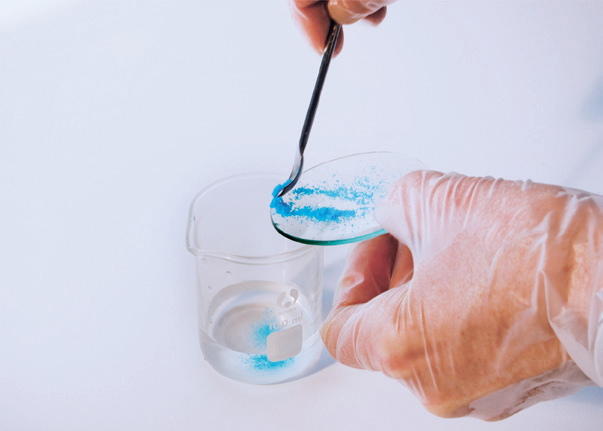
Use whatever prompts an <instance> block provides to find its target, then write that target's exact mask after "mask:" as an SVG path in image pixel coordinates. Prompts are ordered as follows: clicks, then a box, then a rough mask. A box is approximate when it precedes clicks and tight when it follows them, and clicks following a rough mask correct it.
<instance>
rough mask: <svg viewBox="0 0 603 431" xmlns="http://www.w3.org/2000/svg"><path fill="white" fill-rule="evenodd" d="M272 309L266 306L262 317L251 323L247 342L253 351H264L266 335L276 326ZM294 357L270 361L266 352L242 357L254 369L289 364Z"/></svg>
mask: <svg viewBox="0 0 603 431" xmlns="http://www.w3.org/2000/svg"><path fill="white" fill-rule="evenodd" d="M276 323H277V320H276V317H275V315H274V311H273V310H272V309H271V308H267V309H266V312H265V313H264V319H263V320H262V321H260V322H257V323H255V324H254V325H251V328H250V332H249V343H250V345H251V347H252V348H253V350H254V351H256V352H257V351H261V352H265V351H266V349H267V342H268V336H269V335H270V334H272V333H273V332H274V331H275V330H276V329H275V328H276V327H278V326H277V325H276ZM294 360H295V358H289V359H285V360H284V361H278V362H271V361H269V360H268V355H266V354H252V355H248V356H247V357H246V358H244V359H243V362H244V363H245V365H247V366H250V367H252V368H255V369H256V370H275V369H279V368H284V367H286V366H288V365H290V364H291V363H292V362H293V361H294Z"/></svg>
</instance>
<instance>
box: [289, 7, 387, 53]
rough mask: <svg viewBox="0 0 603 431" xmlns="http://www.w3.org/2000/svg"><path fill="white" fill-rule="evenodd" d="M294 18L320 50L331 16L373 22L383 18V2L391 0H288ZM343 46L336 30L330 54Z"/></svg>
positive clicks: (346, 21) (348, 21) (343, 20)
mask: <svg viewBox="0 0 603 431" xmlns="http://www.w3.org/2000/svg"><path fill="white" fill-rule="evenodd" d="M289 1H290V4H291V9H292V12H293V17H294V19H295V20H296V21H297V22H298V23H299V24H300V25H301V27H302V30H303V31H304V33H305V34H306V36H307V37H308V39H309V40H310V43H311V44H312V47H314V49H315V50H316V51H317V52H319V53H321V54H322V52H323V51H324V48H325V41H326V40H327V33H328V32H329V24H330V22H331V17H332V18H333V19H334V20H335V21H336V22H338V23H339V24H352V23H355V22H356V21H359V20H361V19H362V20H365V21H366V22H369V23H371V24H374V25H378V24H380V23H381V22H382V21H383V19H384V18H385V14H386V9H387V5H389V4H391V3H393V2H394V1H395V0H289ZM342 48H343V30H342V31H340V33H339V38H338V39H337V45H336V46H335V51H334V53H333V55H334V56H336V55H338V54H339V52H341V49H342Z"/></svg>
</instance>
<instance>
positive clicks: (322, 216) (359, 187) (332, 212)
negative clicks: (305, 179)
mask: <svg viewBox="0 0 603 431" xmlns="http://www.w3.org/2000/svg"><path fill="white" fill-rule="evenodd" d="M286 184H287V183H284V184H280V185H278V186H277V187H276V188H275V189H274V191H273V192H272V202H271V203H270V208H272V209H273V210H274V211H275V212H276V214H278V215H279V216H281V217H300V218H305V219H308V220H312V221H314V222H336V223H340V222H345V221H347V220H352V219H355V218H357V217H364V216H365V215H366V214H368V212H370V211H372V210H373V205H374V202H375V198H376V196H375V192H376V191H380V188H379V187H378V186H375V185H371V184H370V183H369V181H368V179H367V178H362V179H359V180H357V181H356V182H355V184H354V185H353V187H350V186H340V185H337V181H336V184H335V185H334V186H332V185H331V186H330V187H329V188H324V189H323V188H319V187H308V186H301V187H296V188H294V189H292V190H291V191H289V192H288V193H287V194H285V195H284V196H283V197H278V194H279V193H280V191H281V190H282V189H283V188H284V187H285V186H286ZM308 197H312V198H314V197H316V199H314V201H315V202H319V203H325V202H327V201H330V202H339V203H341V202H346V203H353V205H352V206H353V207H354V209H342V208H336V207H334V206H310V205H303V204H301V205H300V201H301V200H303V199H304V198H308ZM284 198H285V199H284ZM323 198H324V199H323Z"/></svg>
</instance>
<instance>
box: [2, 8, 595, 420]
mask: <svg viewBox="0 0 603 431" xmlns="http://www.w3.org/2000/svg"><path fill="white" fill-rule="evenodd" d="M602 47H603V2H600V1H599V2H569V1H568V2H545V1H531V2H518V1H508V2H502V1H500V2H498V1H497V2H493V1H480V2H478V1H475V2H458V1H449V2H434V1H420V2H418V1H417V2H413V1H402V2H399V3H397V4H394V5H393V6H391V7H390V9H389V14H388V18H387V19H386V21H385V22H384V23H383V24H382V25H381V26H380V27H378V28H373V27H370V26H368V25H362V24H359V25H355V26H353V27H346V28H345V47H344V51H343V53H342V55H341V56H340V57H338V58H337V59H335V60H334V61H333V62H332V64H331V69H330V72H329V76H328V78H327V83H326V86H325V89H324V93H323V97H322V102H321V105H320V108H319V111H318V115H317V118H316V122H315V126H314V129H313V132H312V135H311V138H310V142H309V144H308V148H307V152H306V156H307V159H306V166H308V167H309V166H312V165H315V164H317V163H319V162H323V161H326V160H330V159H333V158H335V157H339V156H343V155H347V154H352V153H358V152H365V151H371V150H392V151H399V152H405V153H409V154H411V155H413V156H415V157H417V158H418V159H420V160H422V161H423V162H424V163H425V164H427V165H428V166H429V167H431V168H433V169H437V170H440V171H457V172H461V173H465V174H470V175H492V176H496V177H504V178H509V179H527V178H531V179H532V180H534V181H540V182H548V183H556V184H563V185H566V186H572V187H577V188H581V189H586V190H589V191H591V192H596V193H603V49H602ZM319 61H320V57H319V56H318V55H317V54H315V53H314V52H313V51H312V50H311V49H310V48H309V45H308V44H307V43H306V41H305V39H304V37H303V36H302V34H301V32H300V31H299V29H298V28H297V27H296V26H295V24H294V23H293V21H292V20H291V18H290V15H289V11H288V6H287V4H286V2H285V1H283V0H278V1H277V0H271V1H270V0H261V1H249V0H228V1H227V0H216V1H210V0H196V1H192V0H170V1H167V0H164V1H146V2H142V1H134V0H122V1H119V2H118V1H111V0H87V1H75V0H74V1H69V0H62V1H55V2H48V1H46V2H45V1H43V0H38V1H33V0H30V1H27V0H20V1H8V0H3V1H2V3H1V6H0V198H1V201H0V202H1V205H2V206H1V211H0V429H1V430H11V431H17V430H131V429H141V430H142V429H144V430H167V429H174V430H214V431H215V430H233V429H252V430H256V429H257V430H271V429H286V430H304V431H305V430H311V429H312V430H323V429H325V430H326V429H356V430H366V429H378V430H394V429H396V430H400V429H407V430H418V429H438V430H440V429H441V430H461V429H462V430H465V431H466V430H486V429H488V430H533V429H543V430H564V429H579V430H595V429H597V430H600V429H601V426H602V425H601V423H603V389H600V388H588V389H585V390H584V391H582V392H581V393H579V394H577V395H574V396H571V397H567V398H564V399H560V400H556V401H551V402H546V403H541V404H539V405H537V406H535V407H532V408H530V409H528V410H526V411H524V412H521V413H519V414H517V415H516V416H514V417H512V418H510V419H508V420H506V421H502V422H497V423H492V424H489V423H484V422H481V421H478V420H475V419H454V420H450V419H448V420H446V419H440V418H438V417H435V416H433V415H431V414H429V413H427V412H426V411H425V410H424V409H423V408H422V406H421V405H420V404H419V402H418V401H417V400H416V399H415V398H414V397H413V396H412V395H411V394H410V392H409V391H408V390H406V389H405V388H404V387H402V386H401V385H399V384H398V383H396V382H394V381H391V380H389V379H387V378H385V377H384V376H382V375H380V374H377V373H372V372H368V371H360V370H354V369H350V368H346V367H344V366H342V365H339V364H335V363H334V362H333V361H332V360H330V358H329V357H328V356H327V355H325V356H324V357H323V358H322V360H321V362H320V363H319V365H318V367H317V369H316V370H314V372H313V373H312V374H310V375H309V376H306V377H304V378H302V379H299V380H296V381H294V382H289V383H286V384H280V385H273V386H252V385H246V384H240V383H237V382H234V381H231V380H228V379H226V378H223V377H222V376H220V375H218V374H217V373H216V372H214V371H213V369H211V368H210V367H209V365H208V364H207V363H205V362H204V361H203V359H202V355H201V352H200V350H199V347H198V343H197V331H196V305H195V279H194V277H195V273H194V266H193V264H194V263H193V257H192V255H190V254H189V253H188V252H187V251H186V249H185V244H184V237H185V229H186V219H187V211H188V205H189V203H190V201H191V200H192V199H193V197H194V196H195V194H196V193H197V192H198V191H199V190H200V189H201V188H203V187H204V186H206V185H207V184H208V183H210V182H212V181H214V180H217V179H219V178H222V177H224V176H228V175H231V174H238V173H242V172H250V171H276V172H279V173H282V174H283V176H284V177H286V176H287V175H288V173H289V170H290V165H291V162H292V160H293V154H294V148H295V146H296V145H297V142H298V139H299V132H300V130H301V125H302V122H303V117H304V115H305V111H306V108H307V105H308V102H309V98H310V94H311V91H312V88H313V85H314V79H315V77H316V73H317V71H318V65H319ZM345 252H346V249H345V247H332V248H328V249H327V250H326V253H327V254H326V267H325V302H326V303H327V305H328V304H329V301H330V295H331V294H332V289H333V287H334V284H335V283H336V280H337V277H338V275H339V271H340V270H341V265H342V263H343V257H344V256H345Z"/></svg>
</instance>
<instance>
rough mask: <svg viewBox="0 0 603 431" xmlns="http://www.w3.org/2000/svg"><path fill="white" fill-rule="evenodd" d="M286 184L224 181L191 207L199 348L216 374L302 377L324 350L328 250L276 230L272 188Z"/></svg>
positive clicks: (265, 178)
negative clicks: (324, 283)
mask: <svg viewBox="0 0 603 431" xmlns="http://www.w3.org/2000/svg"><path fill="white" fill-rule="evenodd" d="M282 179H283V178H282V175H277V174H268V173H251V174H243V175H237V176H234V177H230V178H226V179H224V180H221V181H218V182H216V183H213V184H211V185H210V186H208V187H207V188H205V189H204V190H202V191H201V192H200V193H199V194H198V195H197V196H196V197H195V199H194V200H193V202H192V204H191V207H190V214H189V220H188V229H187V247H188V249H189V251H190V252H191V253H193V254H194V255H195V262H196V269H197V292H198V326H199V339H200V344H201V350H202V351H203V355H204V357H205V359H206V360H207V361H208V362H209V363H210V365H211V366H212V367H213V368H214V369H215V370H217V371H218V372H219V373H221V374H223V375H225V376H227V377H230V378H233V379H236V380H239V381H244V382H248V383H258V384H268V383H277V382H281V381H284V380H288V379H291V378H293V377H295V376H298V375H300V374H301V373H303V372H304V371H305V370H307V369H308V368H309V367H310V366H311V365H312V364H313V363H314V362H315V361H316V359H318V356H319V354H320V352H321V350H322V341H321V339H320V334H319V328H320V324H321V318H322V269H323V249H322V248H320V247H315V246H309V245H303V244H300V243H297V242H294V241H291V240H288V239H286V238H284V237H283V236H281V235H279V234H278V233H277V232H276V230H275V229H274V227H273V226H272V222H271V220H270V201H271V199H272V190H273V189H274V187H275V186H276V185H278V184H279V183H280V182H282Z"/></svg>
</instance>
